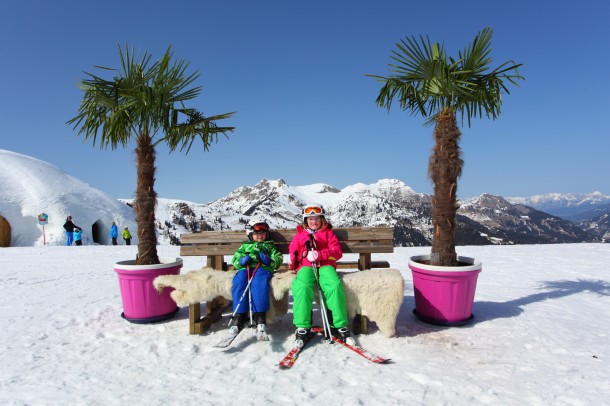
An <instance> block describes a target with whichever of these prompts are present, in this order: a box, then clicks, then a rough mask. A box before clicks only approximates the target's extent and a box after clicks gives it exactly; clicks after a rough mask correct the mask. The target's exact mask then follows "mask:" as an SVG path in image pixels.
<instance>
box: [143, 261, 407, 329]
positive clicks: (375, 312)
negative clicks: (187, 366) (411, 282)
mask: <svg viewBox="0 0 610 406" xmlns="http://www.w3.org/2000/svg"><path fill="white" fill-rule="evenodd" d="M234 275H235V271H228V272H220V271H215V270H213V269H211V268H207V267H206V268H202V269H200V270H196V271H190V272H188V273H186V274H183V275H161V276H158V277H157V278H155V280H154V281H153V284H154V286H155V288H156V289H157V291H162V290H163V289H164V288H174V290H173V291H172V292H171V293H170V296H171V297H172V299H173V300H174V301H175V302H176V304H177V305H178V306H181V307H182V306H187V305H190V304H196V303H201V302H209V301H211V300H213V299H214V298H216V297H218V296H221V297H223V298H225V299H227V300H231V285H232V281H233V276H234ZM339 276H340V277H341V280H342V281H343V286H344V287H345V295H346V301H347V313H348V316H349V318H350V319H352V318H353V317H354V316H355V315H356V314H362V315H363V316H366V317H368V318H369V320H371V321H373V322H375V323H376V324H377V327H378V328H379V330H380V331H381V332H382V333H383V334H384V335H385V336H387V337H392V336H393V335H394V334H395V333H396V318H397V317H398V312H399V310H400V306H401V305H402V302H403V299H404V279H403V277H402V275H401V274H400V271H398V270H396V269H370V270H366V271H354V272H339ZM294 277H295V275H294V274H293V273H292V272H276V273H275V274H274V276H273V278H271V293H270V295H271V303H272V305H271V308H270V309H269V311H268V312H267V320H268V322H269V323H271V322H273V319H274V318H275V317H277V316H280V315H284V314H286V313H287V312H288V293H289V291H290V287H291V285H292V280H293V279H294Z"/></svg>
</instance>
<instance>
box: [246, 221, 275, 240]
mask: <svg viewBox="0 0 610 406" xmlns="http://www.w3.org/2000/svg"><path fill="white" fill-rule="evenodd" d="M255 231H265V232H266V233H267V234H266V235H265V240H268V239H269V238H270V237H269V224H267V222H266V221H257V222H256V223H254V224H252V225H251V226H248V228H247V229H246V234H247V235H248V240H250V241H252V234H254V232H255Z"/></svg>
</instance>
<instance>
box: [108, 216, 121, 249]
mask: <svg viewBox="0 0 610 406" xmlns="http://www.w3.org/2000/svg"><path fill="white" fill-rule="evenodd" d="M110 238H112V245H117V241H116V239H117V238H119V230H118V228H117V226H116V224H115V223H114V221H113V222H112V226H111V227H110Z"/></svg>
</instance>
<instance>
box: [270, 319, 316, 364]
mask: <svg viewBox="0 0 610 406" xmlns="http://www.w3.org/2000/svg"><path fill="white" fill-rule="evenodd" d="M311 332H312V333H315V334H318V333H320V332H322V328H320V327H312V328H311ZM315 334H312V336H311V337H310V338H309V340H307V341H306V342H305V343H304V344H303V346H302V347H296V346H295V347H292V348H291V349H290V351H288V354H286V356H285V357H284V358H282V360H281V361H280V362H279V364H277V365H278V366H279V367H280V369H288V368H292V366H293V365H294V363H295V361H296V360H297V358H298V357H299V354H300V352H301V351H303V348H305V347H306V346H307V344H308V343H309V342H310V341H311V339H312V338H313V336H314V335H315Z"/></svg>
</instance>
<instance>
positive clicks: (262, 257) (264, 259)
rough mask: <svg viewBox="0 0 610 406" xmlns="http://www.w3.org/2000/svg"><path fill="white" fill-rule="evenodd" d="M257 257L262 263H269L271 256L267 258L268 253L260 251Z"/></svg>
mask: <svg viewBox="0 0 610 406" xmlns="http://www.w3.org/2000/svg"><path fill="white" fill-rule="evenodd" d="M258 259H259V260H260V261H261V263H262V264H263V265H269V264H270V263H271V258H269V255H267V254H265V253H264V252H262V251H261V252H260V253H259V254H258Z"/></svg>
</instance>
